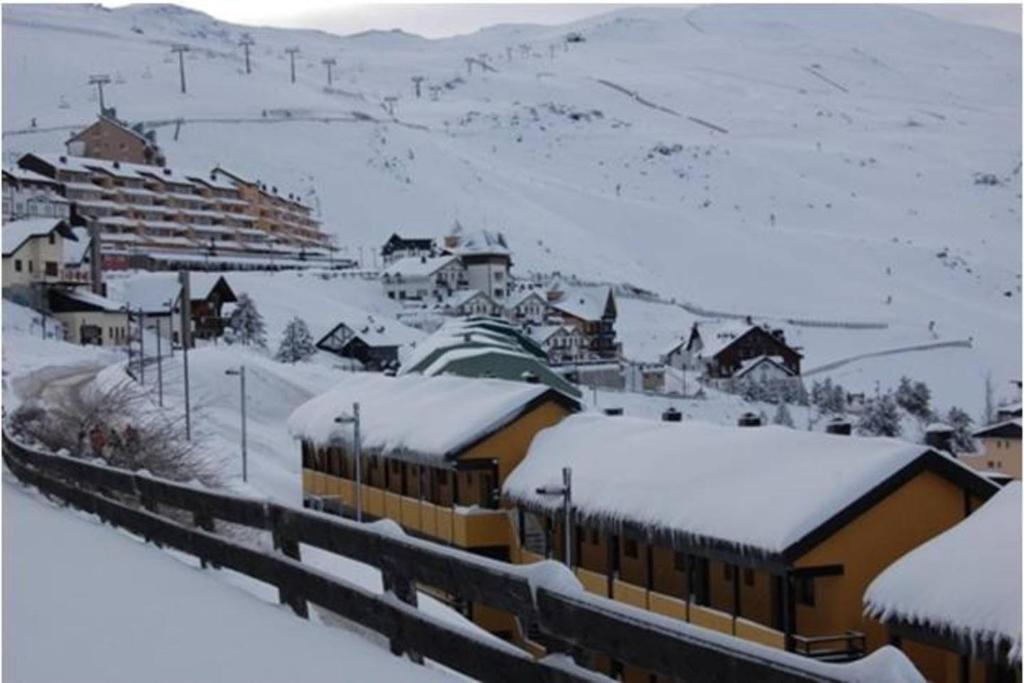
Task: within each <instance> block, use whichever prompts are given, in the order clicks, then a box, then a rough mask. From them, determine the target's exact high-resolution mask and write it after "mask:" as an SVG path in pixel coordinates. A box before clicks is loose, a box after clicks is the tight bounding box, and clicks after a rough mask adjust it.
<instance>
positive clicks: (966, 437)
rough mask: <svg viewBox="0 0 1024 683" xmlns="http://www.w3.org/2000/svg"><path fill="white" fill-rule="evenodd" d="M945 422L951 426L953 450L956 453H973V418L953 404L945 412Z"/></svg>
mask: <svg viewBox="0 0 1024 683" xmlns="http://www.w3.org/2000/svg"><path fill="white" fill-rule="evenodd" d="M946 424H948V425H949V426H950V427H952V428H953V451H954V452H956V453H973V452H974V437H972V436H971V431H972V430H971V426H972V425H973V424H974V420H972V419H971V416H970V415H968V414H967V412H966V411H964V410H962V409H961V408H958V407H956V406H953V407H951V408H950V409H949V412H948V413H946Z"/></svg>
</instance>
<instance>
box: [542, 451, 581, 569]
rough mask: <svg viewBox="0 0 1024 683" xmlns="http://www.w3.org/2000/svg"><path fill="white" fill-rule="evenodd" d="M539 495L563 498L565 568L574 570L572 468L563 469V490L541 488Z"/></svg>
mask: <svg viewBox="0 0 1024 683" xmlns="http://www.w3.org/2000/svg"><path fill="white" fill-rule="evenodd" d="M537 493H538V494H539V495H542V496H562V515H563V519H562V525H563V526H564V527H565V528H564V532H565V552H564V553H562V555H563V557H564V558H565V566H566V567H568V568H569V569H572V526H573V524H572V468H571V467H563V468H562V486H561V488H548V487H546V486H541V487H540V488H538V489H537Z"/></svg>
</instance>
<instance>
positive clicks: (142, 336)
mask: <svg viewBox="0 0 1024 683" xmlns="http://www.w3.org/2000/svg"><path fill="white" fill-rule="evenodd" d="M139 381H140V382H142V383H143V384H145V383H146V314H145V312H143V310H142V306H139Z"/></svg>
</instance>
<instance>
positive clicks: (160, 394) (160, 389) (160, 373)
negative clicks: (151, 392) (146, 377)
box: [150, 317, 164, 408]
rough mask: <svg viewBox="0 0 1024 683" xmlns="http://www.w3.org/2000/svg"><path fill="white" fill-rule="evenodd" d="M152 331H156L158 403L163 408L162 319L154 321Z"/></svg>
mask: <svg viewBox="0 0 1024 683" xmlns="http://www.w3.org/2000/svg"><path fill="white" fill-rule="evenodd" d="M150 329H151V330H154V331H156V387H157V403H158V404H159V405H160V407H161V408H163V407H164V364H163V352H162V350H161V345H160V318H159V317H157V318H156V319H155V320H154V321H153V327H151V328H150Z"/></svg>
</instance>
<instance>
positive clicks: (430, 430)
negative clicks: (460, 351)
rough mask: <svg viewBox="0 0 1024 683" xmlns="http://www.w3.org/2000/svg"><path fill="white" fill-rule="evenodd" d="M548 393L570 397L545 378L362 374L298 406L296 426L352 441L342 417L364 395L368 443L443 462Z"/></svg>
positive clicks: (295, 430)
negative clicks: (540, 381) (534, 381)
mask: <svg viewBox="0 0 1024 683" xmlns="http://www.w3.org/2000/svg"><path fill="white" fill-rule="evenodd" d="M546 400H553V401H556V402H559V403H561V404H565V403H566V401H567V399H566V398H565V397H564V396H562V395H561V394H560V393H558V392H557V391H554V390H553V389H551V388H550V387H548V386H546V385H543V384H528V383H526V382H507V381H504V380H499V379H468V378H465V377H454V376H443V377H424V376H423V375H406V376H404V377H387V376H385V375H379V374H376V373H365V374H364V373H360V374H355V375H352V376H351V377H348V378H346V379H345V380H344V382H342V383H341V384H339V385H338V386H337V387H336V388H334V389H332V390H331V391H328V392H326V393H324V394H321V395H320V396H317V397H316V398H313V399H311V400H309V401H307V402H306V403H304V404H303V405H301V406H299V407H298V408H297V409H295V411H294V412H293V413H292V414H291V416H290V417H289V418H288V429H289V431H290V432H291V434H292V436H294V437H295V438H299V439H306V440H309V441H313V442H314V443H319V444H325V443H331V442H340V443H344V444H347V445H350V444H351V439H352V428H351V426H349V425H343V424H337V423H335V421H334V418H335V417H337V416H338V415H341V414H343V413H348V412H350V411H351V410H352V404H353V403H354V402H358V403H359V411H360V437H361V439H362V444H363V447H364V448H366V449H369V450H374V451H379V452H380V453H381V454H383V455H386V456H389V457H396V458H400V459H404V460H413V461H422V462H431V463H435V464H443V463H445V462H449V461H451V460H455V459H457V458H458V457H459V455H460V454H461V453H462V452H463V451H465V450H467V449H468V448H470V447H472V446H473V445H475V444H476V443H478V442H479V441H481V440H482V439H485V438H487V437H488V436H490V435H492V434H494V433H495V432H497V431H499V430H500V429H502V428H503V427H505V426H506V425H508V424H510V423H512V422H514V421H515V420H516V419H517V418H518V417H519V416H520V415H522V414H524V413H525V412H527V411H529V410H531V409H532V408H533V407H535V406H537V405H540V404H541V403H542V402H544V401H546Z"/></svg>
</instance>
